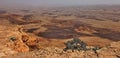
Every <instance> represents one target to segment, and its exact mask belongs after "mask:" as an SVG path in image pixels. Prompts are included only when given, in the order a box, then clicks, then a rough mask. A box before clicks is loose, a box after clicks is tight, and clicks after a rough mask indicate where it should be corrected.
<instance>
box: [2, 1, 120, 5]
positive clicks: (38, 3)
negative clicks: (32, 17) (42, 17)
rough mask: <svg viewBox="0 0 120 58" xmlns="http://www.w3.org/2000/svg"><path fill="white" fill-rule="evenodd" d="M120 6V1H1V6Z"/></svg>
mask: <svg viewBox="0 0 120 58" xmlns="http://www.w3.org/2000/svg"><path fill="white" fill-rule="evenodd" d="M96 4H110V5H111V4H120V0H0V5H3V6H4V5H9V6H10V5H13V6H18V5H19V6H20V5H31V6H43V5H45V6H49V5H50V6H65V5H66V6H71V5H96Z"/></svg>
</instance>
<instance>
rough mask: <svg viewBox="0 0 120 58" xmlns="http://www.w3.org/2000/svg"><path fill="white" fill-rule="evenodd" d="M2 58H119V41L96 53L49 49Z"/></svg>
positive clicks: (91, 51)
mask: <svg viewBox="0 0 120 58" xmlns="http://www.w3.org/2000/svg"><path fill="white" fill-rule="evenodd" d="M89 48H90V47H89ZM3 58H120V41H119V42H113V43H111V44H110V45H109V46H106V47H103V48H101V49H99V50H97V51H96V52H95V51H93V50H88V51H82V50H81V51H74V52H72V51H71V50H68V51H66V52H65V51H63V49H60V48H55V47H54V48H52V47H50V48H45V49H39V50H35V51H32V52H26V53H18V54H16V55H10V56H7V57H3Z"/></svg>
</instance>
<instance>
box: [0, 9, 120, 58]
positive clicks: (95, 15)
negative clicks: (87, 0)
mask: <svg viewBox="0 0 120 58" xmlns="http://www.w3.org/2000/svg"><path fill="white" fill-rule="evenodd" d="M73 35H75V36H77V37H79V38H80V39H81V40H82V41H84V42H85V43H87V45H88V46H99V47H102V49H100V50H98V53H99V54H98V55H99V58H110V57H111V58H112V57H113V58H119V57H120V53H119V52H120V44H119V43H120V42H119V41H120V8H114V7H110V8H109V7H108V8H106V7H103V8H80V7H69V8H52V9H51V8H45V9H37V10H31V9H30V10H26V9H25V10H24V9H19V10H11V9H6V10H5V9H4V10H3V9H1V10H0V57H3V56H4V57H3V58H34V57H36V58H97V57H98V55H97V54H95V53H94V52H93V51H81V52H77V51H76V52H71V51H67V52H64V51H62V49H63V48H65V45H64V43H65V42H66V41H68V40H71V39H72V38H73ZM112 42H114V43H113V44H111V43H112ZM112 51H114V53H113V52H112ZM109 52H110V53H111V54H109ZM34 53H35V54H34ZM36 53H38V54H36ZM42 53H45V54H42ZM52 53H54V54H52ZM104 53H106V54H104ZM103 54H104V55H103ZM13 55H14V56H13ZM32 55H33V56H32ZM60 55H61V56H60ZM69 55H71V56H69ZM75 55H79V56H77V57H76V56H75ZM101 55H102V56H101ZM68 56H69V57H68Z"/></svg>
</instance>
